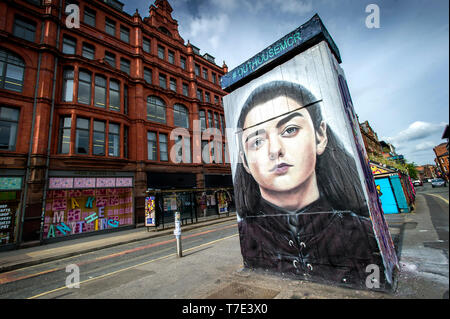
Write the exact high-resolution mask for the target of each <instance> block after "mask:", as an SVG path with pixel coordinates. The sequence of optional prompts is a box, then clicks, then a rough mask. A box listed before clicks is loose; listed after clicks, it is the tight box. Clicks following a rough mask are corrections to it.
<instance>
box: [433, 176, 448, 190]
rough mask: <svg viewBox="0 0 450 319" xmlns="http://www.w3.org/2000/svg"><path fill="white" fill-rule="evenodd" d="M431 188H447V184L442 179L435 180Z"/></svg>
mask: <svg viewBox="0 0 450 319" xmlns="http://www.w3.org/2000/svg"><path fill="white" fill-rule="evenodd" d="M431 187H433V188H435V187H447V182H446V181H444V180H443V179H442V178H435V179H433V180H432V181H431Z"/></svg>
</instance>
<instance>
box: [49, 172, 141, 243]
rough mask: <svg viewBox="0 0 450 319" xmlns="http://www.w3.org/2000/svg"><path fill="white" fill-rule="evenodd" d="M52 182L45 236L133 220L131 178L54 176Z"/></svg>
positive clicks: (65, 234) (72, 233)
mask: <svg viewBox="0 0 450 319" xmlns="http://www.w3.org/2000/svg"><path fill="white" fill-rule="evenodd" d="M49 185H50V186H49V188H50V190H49V191H47V197H46V204H45V214H44V223H43V238H44V239H53V238H59V237H64V236H70V235H75V234H81V233H87V232H93V231H100V230H105V229H110V228H118V227H121V226H126V225H132V224H133V215H134V212H133V193H132V188H129V187H130V186H131V185H132V179H131V178H51V179H50V182H49ZM78 187H83V188H81V189H78ZM93 187H95V188H93Z"/></svg>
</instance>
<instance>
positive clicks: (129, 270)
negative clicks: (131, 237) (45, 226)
mask: <svg viewBox="0 0 450 319" xmlns="http://www.w3.org/2000/svg"><path fill="white" fill-rule="evenodd" d="M237 234H238V229H237V223H236V221H228V222H223V223H220V224H215V225H211V226H206V227H202V228H197V229H195V230H192V231H189V232H183V233H182V251H183V257H182V258H179V257H177V256H176V252H177V250H176V241H175V236H173V235H168V236H163V237H157V238H153V239H149V240H144V241H139V242H135V243H130V244H124V245H120V246H116V247H113V248H108V249H102V250H99V251H95V252H91V253H87V254H82V255H79V256H75V257H71V258H65V259H61V260H58V261H54V262H49V263H45V264H40V265H36V266H32V267H27V268H23V269H19V270H16V271H11V272H7V273H3V274H0V298H8V299H11V298H14V299H15V298H20V299H24V298H32V299H34V298H51V299H55V298H92V297H94V296H95V298H109V297H111V298H117V297H118V296H117V288H118V287H120V286H121V285H123V284H127V283H130V282H133V281H136V284H137V286H136V287H134V288H135V289H130V290H129V291H123V290H122V291H121V292H120V293H121V294H122V296H124V297H125V298H126V296H127V295H128V296H130V297H131V295H136V294H139V293H140V296H141V298H159V297H160V298H165V297H173V296H170V295H169V296H164V295H160V296H155V295H153V296H152V295H149V294H148V293H143V290H142V288H144V287H139V284H138V282H139V279H143V278H147V279H150V278H152V277H154V278H153V280H152V281H151V282H153V283H156V282H160V281H161V280H162V278H161V277H162V273H163V272H161V271H157V270H144V269H143V268H145V266H150V265H152V267H157V269H161V270H163V269H166V270H167V269H168V266H167V265H166V264H164V263H167V262H170V263H171V264H172V265H177V264H181V263H182V262H183V263H186V261H189V259H192V258H193V257H194V258H195V253H196V252H199V251H202V250H205V249H209V248H211V247H212V246H214V245H215V244H218V243H220V242H222V241H227V240H228V241H230V240H233V239H234V241H237V239H238V235H237ZM233 247H234V248H235V249H236V248H237V249H238V248H239V243H238V241H237V243H235V244H234V246H233ZM198 255H202V254H198ZM237 262H239V261H237ZM184 267H186V266H184ZM78 270H79V271H78ZM185 270H186V272H188V271H195V269H194V270H193V269H188V268H186V269H185ZM77 273H79V283H80V285H79V288H76V287H74V288H68V287H67V284H69V285H70V284H74V283H76V281H75V278H76V274H77ZM170 275H171V274H170V273H167V272H165V273H164V276H170ZM173 275H175V274H174V273H172V276H173ZM144 290H145V289H144ZM108 291H111V293H108ZM159 293H161V292H159ZM99 294H100V295H102V296H100V297H99V296H98V295H99ZM134 297H136V296H134Z"/></svg>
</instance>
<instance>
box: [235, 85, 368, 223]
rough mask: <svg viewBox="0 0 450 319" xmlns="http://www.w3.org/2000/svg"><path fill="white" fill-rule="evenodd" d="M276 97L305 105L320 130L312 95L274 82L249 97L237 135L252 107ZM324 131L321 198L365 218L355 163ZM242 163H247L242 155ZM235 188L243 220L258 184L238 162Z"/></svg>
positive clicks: (254, 205) (253, 208)
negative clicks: (325, 143)
mask: <svg viewBox="0 0 450 319" xmlns="http://www.w3.org/2000/svg"><path fill="white" fill-rule="evenodd" d="M278 96H286V97H289V98H291V99H293V100H295V101H297V102H298V103H299V104H300V105H302V106H306V110H307V111H308V113H309V115H310V116H311V119H312V122H313V125H314V129H315V130H316V131H317V130H318V129H319V127H320V124H321V122H322V112H321V110H320V101H317V99H316V98H315V96H314V95H313V94H312V93H311V92H309V91H308V90H307V89H306V88H305V87H303V86H302V85H300V84H296V83H292V82H286V81H273V82H269V83H266V84H263V85H261V86H259V87H258V88H256V89H255V90H254V91H253V92H252V93H251V94H250V96H249V97H248V99H247V101H246V102H245V103H244V106H243V108H242V111H241V114H240V116H239V120H238V123H237V129H238V132H239V131H241V130H242V128H243V126H244V122H245V118H246V117H247V114H248V112H249V111H250V110H251V109H252V108H253V107H255V106H256V105H259V104H262V103H264V102H267V101H269V100H271V99H274V98H276V97H278ZM326 132H327V138H328V143H327V146H326V149H325V151H324V152H323V153H322V154H321V155H318V156H317V161H316V176H317V184H318V188H319V193H320V196H321V197H322V198H324V199H325V200H327V201H328V202H329V203H330V205H331V206H332V207H333V209H335V210H341V211H352V212H354V213H355V214H357V215H360V216H365V217H368V216H369V212H368V208H367V203H366V200H365V197H364V192H363V190H362V187H361V181H360V178H359V175H358V171H357V167H356V163H355V160H354V158H353V157H352V156H351V155H350V154H349V153H348V152H347V151H346V150H345V148H344V146H343V145H342V143H341V142H340V141H339V139H338V138H337V137H336V136H335V134H334V132H333V130H332V129H331V128H330V127H327V130H326ZM238 140H239V141H238V145H239V151H241V152H243V145H242V141H241V139H238ZM243 153H244V152H243ZM244 154H245V153H244ZM238 158H239V157H238ZM244 161H246V159H245V156H244ZM234 188H235V197H236V209H237V212H238V214H239V217H241V218H245V217H246V216H252V215H254V214H256V213H257V210H258V206H259V203H260V201H261V193H260V190H259V185H258V183H257V182H256V181H255V179H254V178H253V176H251V175H250V174H249V173H247V171H246V170H245V169H244V166H243V164H242V163H241V161H238V163H237V165H236V172H235V177H234Z"/></svg>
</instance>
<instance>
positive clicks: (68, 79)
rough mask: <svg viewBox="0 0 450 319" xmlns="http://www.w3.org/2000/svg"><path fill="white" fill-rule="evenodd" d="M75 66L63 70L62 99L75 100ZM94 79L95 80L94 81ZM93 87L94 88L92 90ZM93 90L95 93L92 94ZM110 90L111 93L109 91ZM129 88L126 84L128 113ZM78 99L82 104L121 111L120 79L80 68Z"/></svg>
mask: <svg viewBox="0 0 450 319" xmlns="http://www.w3.org/2000/svg"><path fill="white" fill-rule="evenodd" d="M74 73H75V72H74V68H73V67H66V68H64V72H63V86H62V90H63V91H62V101H63V102H73V100H74V95H75V92H74ZM93 79H94V81H92V80H93ZM92 89H93V90H92ZM92 91H94V94H93V96H92ZM108 92H109V93H108ZM127 95H128V88H127V86H124V94H123V100H124V113H125V114H127V113H128V103H127V100H128V96H127ZM76 101H77V102H78V103H81V104H86V105H92V103H93V104H94V106H96V107H101V108H108V109H109V110H111V111H116V112H120V104H121V103H120V101H121V84H120V82H119V81H118V80H115V79H107V78H106V77H104V76H103V75H99V74H96V75H95V76H92V73H91V72H89V71H87V70H82V69H80V70H79V72H78V95H77V97H76Z"/></svg>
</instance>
